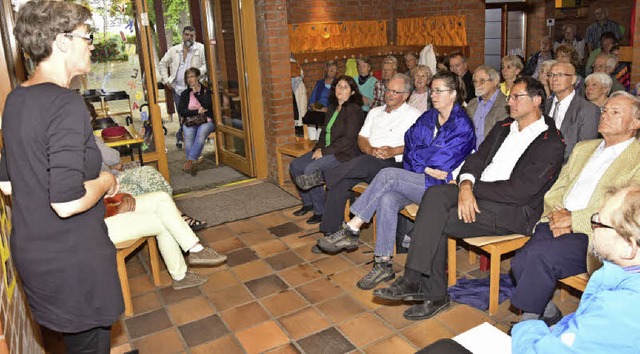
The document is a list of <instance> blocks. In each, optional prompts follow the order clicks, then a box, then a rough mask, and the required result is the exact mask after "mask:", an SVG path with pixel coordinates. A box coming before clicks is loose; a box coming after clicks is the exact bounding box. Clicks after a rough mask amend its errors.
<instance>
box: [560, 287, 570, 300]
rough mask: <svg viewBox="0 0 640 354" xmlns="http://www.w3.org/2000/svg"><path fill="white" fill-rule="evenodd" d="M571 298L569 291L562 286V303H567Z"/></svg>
mask: <svg viewBox="0 0 640 354" xmlns="http://www.w3.org/2000/svg"><path fill="white" fill-rule="evenodd" d="M568 298H569V291H568V290H567V289H565V288H564V287H563V286H560V301H561V302H565V301H567V299H568Z"/></svg>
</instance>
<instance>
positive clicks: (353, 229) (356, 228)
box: [347, 219, 360, 232]
mask: <svg viewBox="0 0 640 354" xmlns="http://www.w3.org/2000/svg"><path fill="white" fill-rule="evenodd" d="M347 226H349V228H350V229H351V231H353V232H358V231H360V228H359V227H355V226H353V219H351V220H349V222H348V223H347Z"/></svg>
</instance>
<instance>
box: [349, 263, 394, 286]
mask: <svg viewBox="0 0 640 354" xmlns="http://www.w3.org/2000/svg"><path fill="white" fill-rule="evenodd" d="M395 277H396V273H395V272H394V271H393V263H392V262H391V260H388V261H383V260H382V259H380V257H375V260H374V263H373V269H371V271H370V272H369V274H367V275H365V276H364V278H362V279H360V280H359V281H358V283H357V284H356V285H357V286H358V288H360V289H362V290H371V289H373V288H375V287H376V285H378V284H379V283H380V282H383V281H387V280H391V279H393V278H395Z"/></svg>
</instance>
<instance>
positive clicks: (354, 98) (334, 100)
mask: <svg viewBox="0 0 640 354" xmlns="http://www.w3.org/2000/svg"><path fill="white" fill-rule="evenodd" d="M340 81H344V82H346V83H347V84H349V87H350V88H351V92H353V95H351V96H350V97H349V99H348V100H347V102H349V103H354V104H355V105H356V106H362V105H363V104H364V101H363V100H362V94H361V93H360V90H359V89H358V84H357V83H356V80H354V79H353V78H352V77H351V76H349V75H343V76H340V77H336V78H335V79H333V82H332V83H331V92H330V94H329V102H330V103H331V104H332V105H335V106H336V107H337V106H338V97H336V86H337V85H338V82H340Z"/></svg>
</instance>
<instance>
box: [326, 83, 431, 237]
mask: <svg viewBox="0 0 640 354" xmlns="http://www.w3.org/2000/svg"><path fill="white" fill-rule="evenodd" d="M410 85H411V80H410V79H409V77H408V76H406V75H404V74H396V75H394V76H393V77H392V78H391V79H390V80H389V81H388V82H387V84H386V90H385V94H384V100H385V105H383V106H380V107H376V108H372V109H371V110H370V111H369V114H368V115H367V119H366V120H365V122H364V125H363V126H362V129H361V130H360V133H359V135H358V147H359V148H360V150H361V151H362V152H363V153H364V154H362V155H360V156H358V157H356V158H353V159H351V160H349V161H348V162H345V163H343V164H341V165H340V166H338V167H337V168H335V169H333V170H330V171H327V172H325V174H324V178H325V183H326V186H327V190H326V196H325V203H324V204H325V205H324V215H323V216H322V223H321V224H320V231H322V232H324V233H325V234H331V233H334V232H336V231H338V230H339V229H340V227H341V226H342V221H343V219H344V205H345V203H346V201H347V199H348V198H349V194H350V193H349V191H350V190H351V188H353V186H355V185H356V184H358V183H360V182H367V183H368V182H371V180H373V178H374V177H375V176H376V174H377V173H378V171H380V170H381V169H383V168H385V167H402V152H403V150H404V133H405V132H406V131H407V130H408V129H409V128H410V127H411V126H412V125H413V123H415V121H416V120H417V119H418V117H419V116H420V111H418V110H417V109H415V108H413V107H411V106H409V105H408V104H407V103H405V101H406V100H407V98H409V93H410V87H411V86H410Z"/></svg>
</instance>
